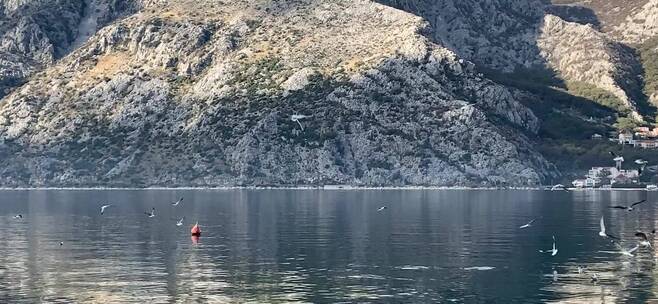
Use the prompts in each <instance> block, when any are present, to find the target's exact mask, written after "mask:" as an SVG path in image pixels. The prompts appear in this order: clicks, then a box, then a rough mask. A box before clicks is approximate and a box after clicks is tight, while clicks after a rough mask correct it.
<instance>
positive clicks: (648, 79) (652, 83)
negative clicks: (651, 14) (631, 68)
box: [638, 37, 658, 96]
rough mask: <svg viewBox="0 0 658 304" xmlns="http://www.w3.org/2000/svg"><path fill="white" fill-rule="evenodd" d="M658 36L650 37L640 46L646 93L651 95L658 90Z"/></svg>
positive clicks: (639, 51)
mask: <svg viewBox="0 0 658 304" xmlns="http://www.w3.org/2000/svg"><path fill="white" fill-rule="evenodd" d="M657 48H658V37H656V38H654V39H650V40H649V41H647V42H645V43H644V44H642V45H640V46H639V47H638V53H639V54H640V61H641V63H642V67H643V68H644V94H646V95H647V96H651V95H652V94H653V93H656V92H658V49H657Z"/></svg>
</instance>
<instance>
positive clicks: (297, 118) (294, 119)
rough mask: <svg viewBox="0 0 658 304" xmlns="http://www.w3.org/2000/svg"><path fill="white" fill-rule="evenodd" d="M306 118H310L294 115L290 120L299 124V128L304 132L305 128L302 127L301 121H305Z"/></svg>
mask: <svg viewBox="0 0 658 304" xmlns="http://www.w3.org/2000/svg"><path fill="white" fill-rule="evenodd" d="M305 118H308V116H306V115H299V114H294V115H292V116H290V120H292V121H294V122H296V123H298V124H299V127H300V128H302V131H304V126H302V123H301V122H300V120H302V119H305Z"/></svg>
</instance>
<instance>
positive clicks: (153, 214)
mask: <svg viewBox="0 0 658 304" xmlns="http://www.w3.org/2000/svg"><path fill="white" fill-rule="evenodd" d="M144 214H146V215H148V216H149V217H155V207H154V208H151V212H144Z"/></svg>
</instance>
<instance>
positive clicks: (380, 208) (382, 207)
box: [377, 206, 388, 212]
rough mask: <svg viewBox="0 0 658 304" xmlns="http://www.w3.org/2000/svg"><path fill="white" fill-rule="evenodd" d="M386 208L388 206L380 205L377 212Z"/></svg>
mask: <svg viewBox="0 0 658 304" xmlns="http://www.w3.org/2000/svg"><path fill="white" fill-rule="evenodd" d="M386 209H388V207H386V206H381V207H379V209H377V212H382V211H384V210H386Z"/></svg>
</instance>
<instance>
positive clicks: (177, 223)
mask: <svg viewBox="0 0 658 304" xmlns="http://www.w3.org/2000/svg"><path fill="white" fill-rule="evenodd" d="M184 219H185V217H182V218H181V219H180V220H179V221H177V222H176V226H183V220H184Z"/></svg>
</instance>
